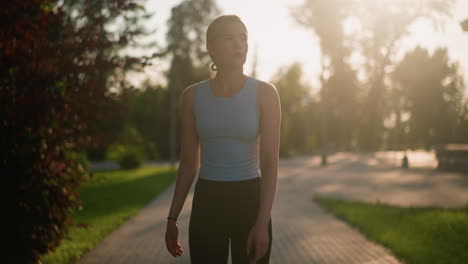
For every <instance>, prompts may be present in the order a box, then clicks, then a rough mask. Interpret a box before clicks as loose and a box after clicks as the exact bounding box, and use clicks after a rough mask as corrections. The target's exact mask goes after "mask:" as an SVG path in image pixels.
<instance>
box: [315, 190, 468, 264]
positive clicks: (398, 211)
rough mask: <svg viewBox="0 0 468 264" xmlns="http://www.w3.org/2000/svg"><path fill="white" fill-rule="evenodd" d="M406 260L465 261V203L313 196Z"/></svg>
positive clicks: (467, 254)
mask: <svg viewBox="0 0 468 264" xmlns="http://www.w3.org/2000/svg"><path fill="white" fill-rule="evenodd" d="M314 200H315V201H316V202H317V203H319V204H320V205H321V206H322V207H324V208H325V209H327V210H328V211H330V212H332V213H333V214H335V215H336V216H337V217H339V218H341V219H343V220H345V221H347V222H348V223H350V224H351V225H352V226H354V227H356V228H357V229H358V230H360V231H361V232H362V233H363V234H364V235H365V236H366V237H367V238H369V239H370V240H373V241H375V242H377V243H380V244H382V245H383V246H385V247H387V248H388V249H390V250H391V251H392V252H393V253H394V255H395V256H397V257H398V258H400V259H402V260H403V261H405V262H406V263H407V264H428V263H431V264H439V263H444V264H445V263H447V264H448V263H453V264H460V263H468V207H467V208H461V209H442V208H433V207H397V206H390V205H386V204H382V203H375V204H372V203H364V202H357V201H346V200H340V199H332V198H323V197H315V198H314Z"/></svg>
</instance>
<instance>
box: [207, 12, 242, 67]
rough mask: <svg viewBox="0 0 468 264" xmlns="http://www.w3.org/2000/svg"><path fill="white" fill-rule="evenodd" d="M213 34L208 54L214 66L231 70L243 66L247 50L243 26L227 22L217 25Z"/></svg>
mask: <svg viewBox="0 0 468 264" xmlns="http://www.w3.org/2000/svg"><path fill="white" fill-rule="evenodd" d="M214 33H215V38H214V41H213V43H211V45H210V46H209V47H208V52H209V54H210V56H211V58H212V59H213V61H214V63H215V64H216V66H217V67H227V68H231V67H239V66H242V65H244V63H245V60H246V57H247V51H248V48H249V47H248V44H247V31H246V29H245V27H244V25H242V24H241V23H240V22H237V21H229V22H226V23H223V24H220V25H218V27H217V28H215V32H214Z"/></svg>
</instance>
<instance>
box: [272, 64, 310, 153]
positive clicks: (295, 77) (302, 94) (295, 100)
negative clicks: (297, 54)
mask: <svg viewBox="0 0 468 264" xmlns="http://www.w3.org/2000/svg"><path fill="white" fill-rule="evenodd" d="M302 75H303V73H302V68H301V65H300V64H298V63H293V64H292V65H290V66H289V67H284V68H282V69H280V70H279V71H278V72H277V73H276V74H275V76H276V77H275V79H274V80H272V83H273V84H274V85H275V86H276V87H277V89H278V93H279V96H280V100H281V115H282V122H281V141H280V144H281V146H280V156H282V157H290V156H294V155H297V154H306V153H311V152H312V151H313V149H314V148H315V147H316V146H315V145H314V142H313V141H311V137H317V136H318V135H317V132H318V131H317V130H316V129H314V125H313V124H314V123H316V122H317V114H316V113H315V111H314V110H315V108H316V104H315V102H314V100H313V98H311V96H310V90H311V88H310V87H309V86H308V85H307V84H306V83H305V82H304V81H303V80H302Z"/></svg>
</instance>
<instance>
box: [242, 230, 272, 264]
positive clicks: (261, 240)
mask: <svg viewBox="0 0 468 264" xmlns="http://www.w3.org/2000/svg"><path fill="white" fill-rule="evenodd" d="M269 242H270V239H269V236H268V224H258V223H255V225H254V226H253V227H252V228H251V229H250V232H249V236H248V238H247V255H248V256H250V258H249V264H255V263H257V261H258V260H259V259H261V258H262V257H263V256H264V255H265V254H266V253H267V250H268V246H269Z"/></svg>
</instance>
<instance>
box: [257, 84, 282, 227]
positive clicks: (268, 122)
mask: <svg viewBox="0 0 468 264" xmlns="http://www.w3.org/2000/svg"><path fill="white" fill-rule="evenodd" d="M258 94H259V97H260V98H259V101H260V109H261V121H260V170H261V173H262V181H261V187H260V208H259V213H258V216H257V220H256V223H257V224H261V225H268V222H269V220H270V214H271V209H272V206H273V200H274V198H275V193H276V183H277V179H278V164H279V143H280V126H281V104H280V100H279V95H278V91H277V90H276V87H274V86H273V85H271V84H269V83H266V82H261V83H260V84H259V93H258Z"/></svg>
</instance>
